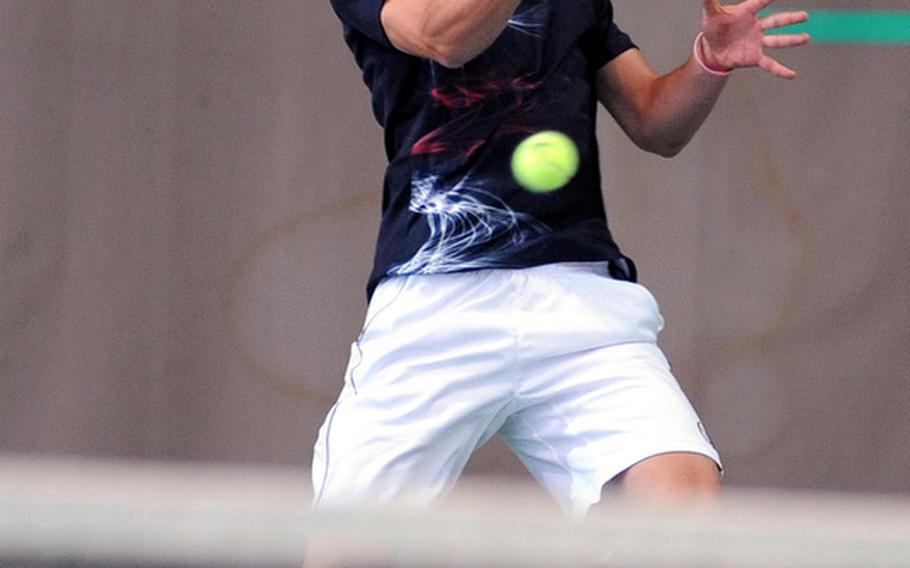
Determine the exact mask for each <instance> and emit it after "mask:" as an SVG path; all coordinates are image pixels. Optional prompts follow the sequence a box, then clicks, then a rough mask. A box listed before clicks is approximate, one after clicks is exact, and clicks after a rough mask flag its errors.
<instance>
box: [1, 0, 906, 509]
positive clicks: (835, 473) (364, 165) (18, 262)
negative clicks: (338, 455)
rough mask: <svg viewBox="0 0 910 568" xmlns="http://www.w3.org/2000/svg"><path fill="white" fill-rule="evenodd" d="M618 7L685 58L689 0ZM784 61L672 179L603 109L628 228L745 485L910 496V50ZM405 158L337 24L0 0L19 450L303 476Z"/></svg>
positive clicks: (257, 8)
mask: <svg viewBox="0 0 910 568" xmlns="http://www.w3.org/2000/svg"><path fill="white" fill-rule="evenodd" d="M875 4H876V5H875V6H874V7H877V8H907V7H908V6H907V4H906V1H886V0H876V3H875ZM780 5H781V6H791V7H792V6H796V4H795V3H792V2H791V3H784V2H781V3H780ZM615 6H616V12H617V19H618V21H619V22H620V23H621V24H622V25H623V26H624V27H625V28H626V29H627V30H628V31H630V32H631V33H632V34H633V36H634V37H635V39H636V40H637V41H638V42H639V44H640V45H641V46H642V48H643V50H644V52H645V53H646V55H647V56H648V57H649V58H650V59H651V60H652V62H653V63H654V64H655V66H656V67H658V68H659V69H660V70H662V71H667V70H669V69H671V68H672V67H673V66H674V65H676V64H678V63H680V62H682V61H683V59H684V58H685V57H686V56H687V54H688V50H689V49H690V46H691V41H692V38H693V37H694V35H695V33H696V32H697V29H698V22H699V18H700V12H699V9H700V3H699V2H696V1H694V0H692V1H689V2H679V1H676V0H674V1H672V2H671V1H670V0H665V1H662V2H634V1H633V0H617V1H616V2H615ZM799 7H810V8H812V7H815V8H851V7H855V8H865V9H869V8H871V7H872V6H869V5H868V2H858V1H839V2H815V3H814V4H811V5H808V6H807V5H799ZM780 57H781V58H782V59H783V60H784V61H785V62H786V63H788V64H790V65H792V66H794V67H795V68H796V69H798V70H799V71H800V72H801V76H800V78H799V79H798V80H797V81H796V82H792V83H785V82H781V81H778V80H775V79H773V78H771V77H769V76H765V75H764V74H762V73H759V72H757V71H752V72H750V71H745V72H737V73H736V74H735V76H734V77H733V78H732V80H731V81H730V85H729V88H728V90H727V92H726V93H725V95H724V97H723V99H722V101H721V102H720V104H719V105H718V108H717V110H716V112H715V113H714V115H713V116H712V117H711V119H710V120H709V121H708V123H707V124H706V126H705V127H704V129H703V131H702V132H701V133H700V134H699V135H698V137H697V138H696V140H695V141H694V142H693V143H692V145H691V146H690V147H689V148H688V149H687V150H686V151H685V152H684V153H683V154H682V155H681V156H679V157H678V158H676V159H674V160H672V161H667V160H663V159H660V158H655V157H651V156H648V155H645V154H643V153H641V152H640V151H638V150H636V149H635V148H634V147H632V145H631V144H630V143H629V142H627V141H626V140H625V139H624V138H623V137H622V135H621V133H620V132H619V131H618V129H617V128H616V127H615V126H614V125H613V124H612V123H611V122H610V121H609V120H608V117H606V116H604V118H605V120H603V121H602V122H601V126H600V133H601V139H602V143H603V145H602V152H601V159H602V163H603V169H604V172H605V182H604V185H605V194H606V197H607V203H608V207H609V215H610V218H611V222H612V225H613V227H614V229H615V233H616V234H617V235H618V239H619V241H620V243H621V244H622V245H623V247H624V248H625V249H626V250H627V252H629V253H630V254H631V255H632V256H633V257H634V258H636V260H637V261H638V263H639V265H640V268H641V272H642V280H643V282H644V283H645V284H647V285H648V286H649V287H651V288H652V290H653V291H654V293H655V294H656V295H657V297H658V299H659V300H660V301H661V304H662V308H663V311H664V315H665V317H666V319H667V322H668V327H667V329H666V331H665V333H664V335H663V339H662V340H663V345H664V347H665V349H666V350H667V352H668V354H669V356H670V358H671V360H672V361H673V363H674V366H675V369H676V371H677V374H678V375H679V379H680V381H681V382H682V383H683V385H684V387H685V388H686V390H687V391H688V392H689V394H690V396H691V398H692V399H693V402H694V403H695V405H696V406H697V407H698V409H699V410H700V412H701V414H702V416H703V418H704V420H705V422H706V423H707V425H708V427H709V429H710V430H711V432H712V434H713V436H714V438H715V441H716V443H717V444H718V446H719V447H720V449H721V451H722V453H723V454H724V455H725V457H726V462H727V466H728V476H727V479H728V480H729V482H730V483H731V484H732V485H748V486H767V487H804V488H815V489H826V490H871V491H910V444H908V443H907V442H908V440H910V420H908V419H907V418H908V415H910V389H908V388H907V384H906V381H907V375H908V369H910V365H908V364H910V349H908V346H910V325H908V324H910V294H908V291H907V285H906V282H907V281H908V279H910V263H908V260H907V245H908V244H910V235H908V231H907V222H906V219H905V216H906V214H907V213H908V212H910V195H908V189H910V165H908V162H910V160H908V155H907V149H906V148H907V142H908V140H910V83H908V74H907V70H908V69H910V48H908V47H881V46H879V47H874V46H836V45H824V46H822V45H817V46H812V47H809V48H806V49H803V50H801V51H799V52H787V53H780ZM383 166H384V159H383V155H382V148H381V132H380V130H379V128H378V127H377V126H376V125H375V124H374V122H373V120H372V117H371V115H370V110H369V100H368V95H367V92H366V90H365V88H364V87H363V85H362V83H361V81H360V77H359V74H358V72H357V70H356V68H355V66H354V64H353V61H352V58H351V56H350V54H349V53H348V52H347V51H346V48H345V46H344V45H343V42H342V40H341V36H340V26H339V24H338V22H337V21H336V20H335V18H334V15H333V13H332V12H331V10H330V8H329V5H328V2H327V1H322V0H305V1H300V0H295V1H290V0H281V1H279V0H261V1H252V0H248V1H233V0H218V1H215V0H212V1H202V0H185V1H167V0H131V1H129V2H125V1H122V0H79V1H75V0H73V1H66V0H0V451H2V452H16V453H42V454H44V453H52V454H77V455H86V456H126V457H134V458H153V459H178V460H216V461H223V462H249V463H282V464H300V465H301V470H302V471H304V470H305V467H306V465H307V464H308V463H309V459H310V448H311V445H312V442H313V440H314V438H315V434H316V429H317V427H318V425H319V423H320V422H321V420H322V418H323V416H324V413H325V412H326V410H327V409H328V407H329V406H330V405H331V403H332V400H333V398H334V396H335V394H336V392H337V390H338V389H339V387H340V384H341V375H342V371H343V368H344V365H345V363H346V359H347V354H348V348H349V343H350V341H351V340H352V339H353V337H354V336H355V335H356V333H357V331H358V328H359V326H360V324H361V318H362V315H363V310H364V294H363V288H364V282H365V278H366V274H367V272H368V269H369V263H370V259H371V254H372V246H373V239H374V236H375V232H376V227H377V221H378V209H379V194H380V179H381V175H382V170H383ZM469 472H470V473H471V474H473V475H477V474H488V473H494V472H495V473H504V474H510V475H520V476H524V475H525V474H524V473H522V471H521V468H520V466H519V465H518V463H517V461H516V460H515V459H514V458H513V457H511V456H510V455H509V453H508V451H507V450H506V449H505V448H504V446H502V445H501V444H499V443H496V442H494V443H493V444H491V445H490V446H488V447H487V448H484V449H483V450H481V451H480V452H479V453H478V454H477V455H476V456H475V459H474V460H472V463H471V464H470V466H469Z"/></svg>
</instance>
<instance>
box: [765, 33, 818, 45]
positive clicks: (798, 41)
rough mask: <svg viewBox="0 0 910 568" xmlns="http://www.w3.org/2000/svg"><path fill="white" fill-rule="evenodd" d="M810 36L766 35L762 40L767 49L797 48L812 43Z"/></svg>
mask: <svg viewBox="0 0 910 568" xmlns="http://www.w3.org/2000/svg"><path fill="white" fill-rule="evenodd" d="M810 39H811V38H810V37H809V34H789V35H766V36H765V37H764V38H762V44H764V46H765V47H771V48H778V47H796V46H798V45H805V44H807V43H809V41H810Z"/></svg>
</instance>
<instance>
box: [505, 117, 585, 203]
mask: <svg viewBox="0 0 910 568" xmlns="http://www.w3.org/2000/svg"><path fill="white" fill-rule="evenodd" d="M578 162H579V157H578V147H576V146H575V142H572V139H571V138H569V137H568V136H566V135H565V134H563V133H562V132H556V131H554V130H547V131H544V132H538V133H537V134H534V135H532V136H529V137H528V138H525V140H524V141H522V143H521V144H519V145H518V147H517V148H515V153H514V154H512V175H514V176H515V180H516V181H517V182H518V183H519V184H520V185H521V186H522V187H524V188H525V189H527V190H529V191H533V192H535V193H546V192H549V191H555V190H557V189H559V188H561V187H562V186H564V185H566V184H567V183H569V180H571V179H572V177H573V176H575V173H576V172H578Z"/></svg>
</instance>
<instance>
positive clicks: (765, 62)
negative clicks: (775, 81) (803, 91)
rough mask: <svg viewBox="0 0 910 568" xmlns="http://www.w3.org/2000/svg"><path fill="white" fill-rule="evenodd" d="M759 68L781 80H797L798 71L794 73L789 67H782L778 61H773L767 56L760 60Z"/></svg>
mask: <svg viewBox="0 0 910 568" xmlns="http://www.w3.org/2000/svg"><path fill="white" fill-rule="evenodd" d="M758 66H759V67H761V68H762V69H764V70H765V71H767V72H768V73H771V74H773V75H777V76H778V77H780V78H781V79H795V78H796V71H794V70H793V69H790V68H789V67H786V66H784V65H781V64H780V63H779V62H778V61H776V60H775V59H772V58H771V57H768V56H767V55H763V56H762V58H761V59H759V61H758Z"/></svg>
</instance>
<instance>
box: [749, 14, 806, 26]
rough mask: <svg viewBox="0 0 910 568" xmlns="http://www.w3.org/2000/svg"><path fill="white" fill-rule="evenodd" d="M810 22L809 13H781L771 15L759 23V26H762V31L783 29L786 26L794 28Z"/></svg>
mask: <svg viewBox="0 0 910 568" xmlns="http://www.w3.org/2000/svg"><path fill="white" fill-rule="evenodd" d="M808 21H809V13H808V12H781V13H779V14H771V15H770V16H768V17H766V18H762V19H761V20H760V21H759V24H760V25H761V29H762V30H773V29H776V28H783V27H785V26H792V25H793V24H801V23H803V22H808Z"/></svg>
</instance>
